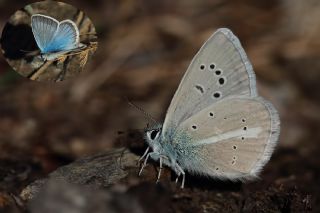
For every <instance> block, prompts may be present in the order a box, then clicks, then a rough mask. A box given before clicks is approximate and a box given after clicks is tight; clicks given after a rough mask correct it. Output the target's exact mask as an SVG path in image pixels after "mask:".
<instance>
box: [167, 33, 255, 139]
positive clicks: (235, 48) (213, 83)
mask: <svg viewBox="0 0 320 213" xmlns="http://www.w3.org/2000/svg"><path fill="white" fill-rule="evenodd" d="M255 84H256V82H255V76H254V73H253V70H252V67H251V64H250V62H249V61H248V59H247V56H246V54H245V52H244V50H243V48H242V47H241V44H240V42H239V40H238V39H237V38H236V37H235V36H234V35H233V34H232V32H231V31H230V30H228V29H219V30H218V31H217V32H216V33H214V34H213V35H212V36H211V38H209V40H208V41H207V42H206V43H205V44H204V45H203V46H202V48H201V49H200V51H199V52H198V53H197V54H196V56H195V57H194V59H193V60H192V62H191V64H190V65H189V68H188V70H187V72H186V74H185V75H184V77H183V79H182V81H181V83H180V85H179V88H178V89H177V91H176V93H175V95H174V97H173V100H172V102H171V104H170V107H169V109H168V112H167V115H166V118H165V122H164V125H163V135H164V136H165V135H166V134H167V133H168V132H172V129H176V128H177V126H178V125H179V124H180V123H181V122H183V121H184V120H186V119H188V118H189V117H191V116H192V115H194V114H196V113H197V112H199V111H201V110H202V109H204V108H206V107H208V106H210V105H212V104H213V103H215V102H217V101H220V100H222V99H224V98H226V97H229V96H234V95H239V96H245V97H255V96H256V95H257V93H256V86H255Z"/></svg>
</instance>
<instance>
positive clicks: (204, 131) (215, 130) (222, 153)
mask: <svg viewBox="0 0 320 213" xmlns="http://www.w3.org/2000/svg"><path fill="white" fill-rule="evenodd" d="M279 131H280V128H279V118H278V114H277V112H276V111H275V109H274V108H273V107H272V105H271V104H270V103H268V102H267V101H265V100H263V99H262V98H260V97H256V98H250V97H248V98H244V97H234V98H227V99H225V100H222V101H219V102H216V103H215V104H213V105H211V106H209V107H207V108H205V109H203V110H202V111H200V112H198V113H197V114H195V115H193V116H192V117H190V118H189V119H187V120H186V121H184V122H183V123H181V125H179V127H178V131H177V132H180V133H179V134H181V133H182V134H187V135H188V137H189V138H190V140H188V142H187V143H184V145H183V146H184V149H185V150H192V153H193V154H192V153H190V154H189V155H194V156H192V157H193V164H192V168H191V167H190V168H187V167H188V163H186V164H185V167H186V169H187V170H189V171H193V172H196V173H202V174H207V175H210V176H215V177H220V178H229V179H243V178H250V177H254V176H256V175H257V173H258V172H259V171H260V169H261V168H262V166H263V165H264V164H265V163H266V162H267V161H268V160H269V158H270V156H271V153H272V151H273V149H274V146H275V144H276V141H277V139H278V135H279ZM178 143H182V142H181V141H180V142H178ZM195 153H196V154H195ZM181 159H183V158H181ZM181 163H182V164H183V160H182V162H181Z"/></svg>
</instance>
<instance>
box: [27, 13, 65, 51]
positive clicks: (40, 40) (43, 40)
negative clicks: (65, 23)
mask: <svg viewBox="0 0 320 213" xmlns="http://www.w3.org/2000/svg"><path fill="white" fill-rule="evenodd" d="M58 25H59V22H58V21H57V20H55V19H53V18H51V17H49V16H44V15H40V14H35V15H33V16H32V17H31V28H32V32H33V35H34V38H35V40H36V43H37V45H38V47H39V49H40V50H41V52H42V53H47V52H48V49H47V47H48V45H50V44H51V43H52V40H53V39H54V36H55V34H56V31H57V29H58Z"/></svg>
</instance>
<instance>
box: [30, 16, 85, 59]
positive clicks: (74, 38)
mask: <svg viewBox="0 0 320 213" xmlns="http://www.w3.org/2000/svg"><path fill="white" fill-rule="evenodd" d="M31 28H32V33H33V35H34V38H35V40H36V43H37V45H38V47H39V49H40V52H41V57H42V59H44V60H49V61H50V60H55V59H56V58H58V57H59V56H61V55H63V54H66V53H68V52H71V51H73V50H77V49H79V48H82V47H84V45H83V44H81V43H80V42H79V40H80V39H79V30H78V27H77V25H76V24H75V23H74V22H73V21H71V20H63V21H61V22H59V21H57V20H56V19H54V18H52V17H50V16H45V15H41V14H34V15H32V16H31Z"/></svg>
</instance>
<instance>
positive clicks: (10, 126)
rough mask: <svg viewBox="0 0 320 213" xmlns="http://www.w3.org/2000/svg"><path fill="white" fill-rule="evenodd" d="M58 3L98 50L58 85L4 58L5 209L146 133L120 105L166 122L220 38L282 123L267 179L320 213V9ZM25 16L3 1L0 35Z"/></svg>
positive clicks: (0, 74)
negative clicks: (80, 17)
mask: <svg viewBox="0 0 320 213" xmlns="http://www.w3.org/2000/svg"><path fill="white" fill-rule="evenodd" d="M32 2H33V1H29V3H32ZM65 2H66V3H69V4H72V5H74V6H75V7H78V8H79V9H81V10H83V11H84V12H85V13H86V15H87V16H88V17H90V18H91V20H92V21H93V23H94V24H95V27H96V30H97V33H98V38H99V46H98V50H97V52H96V54H95V56H94V57H93V58H92V60H91V61H90V62H89V64H87V65H86V69H87V72H86V73H85V74H82V75H81V76H80V77H79V78H76V79H74V80H71V81H67V82H62V83H56V84H53V83H50V84H49V83H39V82H33V81H30V80H28V79H24V78H22V77H20V76H19V75H18V74H16V73H15V72H14V71H12V69H11V68H10V67H9V66H8V64H7V63H6V61H5V59H4V57H1V58H0V208H1V205H5V202H4V201H3V200H4V198H1V196H3V197H5V195H6V194H10V193H15V194H18V193H19V192H20V191H21V189H22V188H24V187H25V186H26V185H28V184H29V183H30V182H32V181H34V180H36V179H38V178H41V177H44V176H45V175H46V174H48V173H49V172H51V171H53V170H54V169H56V168H57V167H59V166H62V165H65V164H67V163H69V162H72V161H73V160H75V159H77V158H79V157H82V156H85V155H90V154H94V153H98V152H100V151H101V150H107V149H111V148H113V147H119V146H121V144H120V145H119V144H117V143H119V137H123V134H125V135H126V132H127V131H128V130H130V129H141V128H143V127H145V125H146V121H145V120H144V118H143V116H142V115H141V114H140V113H139V112H137V111H135V110H134V109H132V108H131V107H130V106H129V105H128V104H127V103H126V101H125V99H124V97H128V98H129V99H130V100H131V101H133V102H134V103H136V104H137V105H139V106H141V107H142V108H143V109H145V110H146V111H147V112H149V113H150V114H152V115H154V117H156V118H158V119H159V120H163V118H164V116H165V112H166V109H167V107H168V105H169V103H170V100H171V98H172V96H173V94H174V92H175V90H176V88H177V86H178V84H179V82H180V79H181V77H182V76H183V74H184V72H185V70H186V68H187V66H188V64H189V63H190V61H191V59H192V58H193V56H194V55H195V53H196V52H197V51H198V50H199V48H200V47H201V45H202V43H203V42H204V41H205V40H206V39H208V37H209V36H210V35H211V34H212V33H213V32H214V31H215V30H216V29H217V28H220V27H227V28H230V29H231V30H232V31H233V32H234V33H235V34H236V35H237V36H238V37H239V39H240V41H241V42H242V45H243V47H244V49H245V50H246V52H247V54H248V57H249V59H250V60H251V62H252V64H253V67H254V70H255V72H256V75H257V81H258V82H257V84H258V90H259V92H260V94H261V95H262V96H264V97H265V98H266V99H269V100H270V101H271V102H272V103H273V104H274V105H275V107H276V108H277V109H278V111H279V113H280V117H281V128H282V129H281V136H280V141H279V145H278V147H277V150H276V152H275V154H274V155H273V157H272V159H271V161H270V162H269V163H268V165H267V167H266V169H265V171H264V172H263V174H262V179H267V180H270V181H269V183H268V184H271V183H272V184H280V185H281V186H282V185H285V186H286V187H291V188H290V190H291V189H292V190H295V191H296V192H297V193H299V195H301V197H302V198H303V199H304V200H305V201H304V202H305V203H304V204H305V205H306V206H309V205H310V206H311V207H312V210H313V211H315V212H317V211H320V204H319V203H320V202H319V195H320V189H319V184H320V169H319V166H320V156H319V151H320V146H319V143H320V141H319V139H320V92H319V91H320V84H319V80H320V39H319V35H320V1H318V0H309V1H300V0H278V1H276V0H261V1H254V0H235V1H226V0H212V1H210V0H205V1H198V0H178V1H170V0H162V1H160V0H159V1H156V0H121V1H119V0H108V1H103V0H90V1H84V0H83V1H65ZM25 4H26V1H17V0H10V1H9V0H0V28H1V29H3V27H4V25H5V23H6V20H7V19H9V17H10V16H11V15H12V14H13V13H14V12H15V11H16V10H17V9H19V8H21V7H23V6H25ZM120 133H121V134H120ZM128 137H129V136H128ZM141 143H143V141H141ZM266 187H268V186H266ZM279 187H280V186H279ZM262 188H263V187H262ZM303 199H302V200H303ZM301 202H302V201H301ZM306 209H308V208H306ZM310 209H311V208H310ZM293 212H294V211H293Z"/></svg>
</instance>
